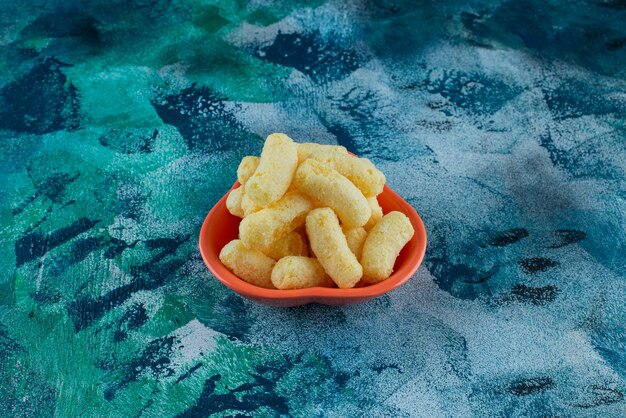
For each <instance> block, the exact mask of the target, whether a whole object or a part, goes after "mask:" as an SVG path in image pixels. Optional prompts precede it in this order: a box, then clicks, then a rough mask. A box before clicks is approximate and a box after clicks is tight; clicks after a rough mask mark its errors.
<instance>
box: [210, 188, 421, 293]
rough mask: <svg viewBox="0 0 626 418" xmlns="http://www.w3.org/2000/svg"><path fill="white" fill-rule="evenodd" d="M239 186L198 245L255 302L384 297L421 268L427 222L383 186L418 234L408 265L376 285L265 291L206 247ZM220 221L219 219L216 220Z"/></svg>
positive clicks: (223, 277)
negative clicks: (239, 275)
mask: <svg viewBox="0 0 626 418" xmlns="http://www.w3.org/2000/svg"><path fill="white" fill-rule="evenodd" d="M238 186H239V182H238V181H235V183H234V184H233V186H232V187H231V188H230V189H229V190H228V192H226V194H224V196H222V198H221V199H220V200H219V201H218V202H217V203H216V204H215V205H214V206H213V207H212V208H211V210H210V211H209V213H208V214H207V216H206V217H205V218H204V222H203V223H202V227H201V228H200V237H199V241H198V246H199V248H200V254H201V255H202V259H203V260H204V263H205V264H206V266H207V268H208V269H209V271H211V273H212V274H213V276H214V277H215V278H216V279H217V280H218V281H220V282H221V283H222V284H224V285H225V286H226V287H228V288H230V289H232V290H233V291H235V292H237V293H239V294H240V295H242V296H245V297H248V298H252V299H270V300H291V299H303V298H308V299H313V300H314V299H316V298H323V299H355V298H373V297H376V296H380V295H383V294H384V293H387V292H389V291H391V290H393V289H396V288H398V287H400V286H401V285H403V284H404V283H405V282H407V281H408V280H409V279H410V278H411V277H412V276H413V275H414V274H415V272H416V271H417V269H418V268H419V266H420V265H421V263H422V261H423V259H424V254H425V253H426V245H427V235H426V228H425V227H424V222H423V221H422V219H421V218H420V216H419V215H418V213H417V211H416V210H415V209H414V208H413V207H412V206H411V205H410V204H409V203H408V202H406V201H405V200H404V199H403V198H402V197H401V196H400V195H398V194H397V193H396V192H394V191H393V190H392V189H391V188H390V187H389V186H387V185H385V186H384V191H383V193H388V194H390V195H391V197H392V198H393V200H394V201H396V202H397V203H398V204H399V206H401V207H402V210H401V211H402V213H404V214H405V215H406V216H407V217H408V218H409V220H410V221H411V224H412V225H413V228H414V229H415V234H413V237H412V238H411V241H413V240H417V246H416V250H415V251H414V253H413V254H411V255H409V256H408V257H407V260H406V262H405V263H404V264H403V265H402V267H401V268H400V269H398V270H396V271H394V272H393V273H392V275H391V276H390V277H389V278H387V279H385V280H383V281H381V282H379V283H376V284H372V285H368V286H363V287H356V288H351V289H339V288H328V287H310V288H306V289H291V290H279V289H265V288H262V287H259V286H255V285H253V284H250V283H248V282H246V281H244V280H242V279H240V278H239V277H237V276H236V275H234V274H233V273H231V272H230V271H229V270H228V269H227V268H226V266H224V265H223V264H222V262H221V261H220V260H219V253H218V254H213V253H210V252H209V251H208V249H207V246H206V245H205V241H206V240H208V239H209V236H208V229H209V227H210V224H211V222H212V221H213V220H214V219H213V218H216V212H217V211H218V209H220V208H223V207H225V206H226V199H227V197H228V194H229V193H230V192H231V191H232V190H233V189H235V188H237V187H238ZM215 220H217V219H215Z"/></svg>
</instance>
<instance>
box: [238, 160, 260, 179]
mask: <svg viewBox="0 0 626 418" xmlns="http://www.w3.org/2000/svg"><path fill="white" fill-rule="evenodd" d="M258 166H259V157H255V156H252V155H248V156H246V157H243V158H242V159H241V162H240V163H239V167H237V180H238V181H239V184H241V185H242V186H243V185H244V184H245V183H246V181H248V179H249V178H250V177H252V175H253V174H254V172H255V170H256V168H257V167H258Z"/></svg>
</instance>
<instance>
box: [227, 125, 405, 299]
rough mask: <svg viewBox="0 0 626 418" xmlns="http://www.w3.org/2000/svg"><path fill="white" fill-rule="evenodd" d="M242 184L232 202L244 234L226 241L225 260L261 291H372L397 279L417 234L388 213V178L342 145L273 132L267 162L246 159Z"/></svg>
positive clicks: (229, 205) (265, 154)
mask: <svg viewBox="0 0 626 418" xmlns="http://www.w3.org/2000/svg"><path fill="white" fill-rule="evenodd" d="M237 179H238V181H239V184H240V186H239V187H235V188H233V189H232V190H231V191H230V193H229V195H228V197H227V198H226V202H225V203H226V207H227V209H228V211H229V212H230V213H231V214H232V215H234V216H237V217H238V218H242V219H241V221H240V222H239V235H238V238H237V239H235V240H232V241H230V242H228V243H227V244H226V245H224V244H220V245H224V246H223V248H222V250H221V251H220V254H219V260H220V261H221V263H222V264H223V266H225V267H226V268H227V269H228V270H230V271H231V272H232V273H233V274H235V275H236V276H237V277H239V278H240V279H242V280H244V281H246V282H248V283H251V284H253V285H255V286H259V287H262V288H267V289H279V290H294V289H307V288H313V287H317V288H320V287H322V288H323V287H338V288H340V289H351V288H354V287H358V288H362V287H364V286H365V287H367V286H369V285H371V284H375V283H378V282H380V281H383V280H385V279H387V278H389V277H390V276H391V275H392V273H393V269H394V264H395V262H396V259H397V257H398V255H399V254H400V251H401V250H402V248H403V247H404V246H405V245H406V244H407V242H409V241H410V240H411V238H412V237H413V235H414V232H415V231H414V228H413V226H412V224H411V221H410V220H409V218H408V217H407V216H406V215H404V214H403V213H402V212H399V211H392V212H390V213H388V214H387V215H385V216H383V209H382V208H381V206H380V204H379V202H378V199H377V198H376V196H377V195H378V194H380V193H381V192H382V191H383V189H386V188H385V182H386V178H385V175H384V174H383V173H382V172H381V171H380V170H378V169H377V168H376V167H375V166H374V164H373V163H372V162H371V161H370V160H368V159H366V158H358V157H356V156H353V155H351V154H349V153H348V152H347V150H346V149H345V148H344V147H341V146H332V145H323V144H315V143H303V144H297V143H295V142H294V141H293V140H292V139H291V138H289V137H288V136H287V135H284V134H272V135H270V136H268V138H267V140H266V142H265V145H264V147H263V151H262V153H261V156H260V158H259V157H254V156H246V157H244V158H243V159H242V161H241V163H240V165H239V167H238V169H237ZM407 206H408V205H407ZM410 211H411V210H410ZM228 239H231V238H228ZM218 248H219V247H218Z"/></svg>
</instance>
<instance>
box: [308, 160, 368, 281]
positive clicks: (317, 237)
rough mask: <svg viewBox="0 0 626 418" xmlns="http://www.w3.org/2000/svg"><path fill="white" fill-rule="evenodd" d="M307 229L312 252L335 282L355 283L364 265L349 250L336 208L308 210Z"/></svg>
mask: <svg viewBox="0 0 626 418" xmlns="http://www.w3.org/2000/svg"><path fill="white" fill-rule="evenodd" d="M306 161H310V160H306ZM306 233H307V235H308V236H309V244H310V246H311V252H312V253H313V254H315V256H316V257H317V259H318V261H319V262H320V264H321V265H322V267H324V271H326V273H327V274H328V275H329V276H330V277H331V279H333V281H334V282H335V283H337V286H339V287H340V288H342V289H348V288H351V287H354V285H355V284H356V283H357V282H358V281H359V279H360V278H361V276H362V275H363V268H362V267H361V265H360V264H359V262H358V260H357V258H356V257H355V256H354V254H353V253H352V251H350V248H349V247H348V243H347V241H346V237H345V236H344V235H343V232H342V231H341V227H340V226H339V219H337V215H335V212H333V210H332V209H330V208H320V209H314V210H312V211H311V212H309V214H308V215H307V217H306Z"/></svg>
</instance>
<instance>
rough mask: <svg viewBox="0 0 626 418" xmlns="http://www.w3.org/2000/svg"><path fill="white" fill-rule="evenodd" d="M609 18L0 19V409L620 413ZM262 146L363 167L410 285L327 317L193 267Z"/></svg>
mask: <svg viewBox="0 0 626 418" xmlns="http://www.w3.org/2000/svg"><path fill="white" fill-rule="evenodd" d="M625 22H626V3H625V2H624V1H623V0H595V1H587V2H580V1H574V2H572V1H563V0H559V1H554V0H552V1H547V2H545V1H538V0H537V1H535V0H494V1H467V0H465V1H448V2H437V1H401V0H398V1H373V0H372V1H368V0H361V1H353V2H352V1H351V2H343V1H339V0H329V1H326V2H324V1H315V2H308V3H307V2H301V1H298V2H287V1H285V2H272V1H261V0H259V1H252V2H250V3H246V2H243V1H236V2H231V1H226V0H223V1H210V0H189V1H182V0H150V1H148V0H134V1H121V0H114V1H111V0H106V1H105V0H101V1H98V0H91V1H54V0H50V1H45V0H36V1H29V2H23V1H2V2H0V220H1V227H0V415H6V416H28V417H30V416H49V415H51V414H55V415H57V416H63V417H65V416H120V415H123V416H140V415H143V416H176V415H179V416H187V417H196V416H198V417H199V416H209V415H211V416H231V417H234V416H268V417H270V416H279V415H291V416H296V417H314V416H329V417H350V416H355V417H357V416H359V417H360V416H366V417H403V416H411V417H413V416H415V417H422V416H423V417H466V416H480V417H483V416H490V417H494V416H502V417H508V416H524V417H528V416H537V417H543V416H594V417H595V416H602V417H621V416H625V415H626V403H625V402H626V401H625V400H624V393H625V392H626V384H625V381H626V332H625V329H624V326H625V324H626V310H625V309H624V305H625V301H626V284H625V282H626V281H625V273H624V272H625V271H626V265H625V261H624V260H625V258H624V255H625V243H626V230H625V228H626V227H625V225H626V200H625V198H626V187H625V186H626V183H625V181H624V177H625V174H626V82H625V77H626V23H625ZM275 131H282V132H285V133H287V134H289V135H290V136H292V137H293V138H295V139H296V140H300V141H305V140H306V141H317V142H324V143H339V144H341V145H345V146H346V147H348V148H349V149H350V150H351V151H353V152H355V153H357V154H359V155H361V156H365V157H368V158H370V159H372V160H373V161H374V162H375V163H376V164H377V165H378V166H379V167H380V168H381V169H382V170H383V171H384V172H385V173H386V174H387V178H388V182H389V184H390V186H391V187H392V188H393V189H395V190H396V191H398V192H399V193H400V194H401V195H402V196H403V197H405V198H406V199H407V200H408V201H409V202H410V203H411V204H412V205H413V206H414V207H415V208H416V209H417V210H418V212H419V213H420V214H421V215H422V217H423V219H424V221H425V224H426V227H427V230H428V232H429V238H430V242H429V247H428V250H427V254H426V259H425V262H424V265H423V266H422V268H420V270H419V271H418V273H417V274H416V275H415V276H414V277H413V279H412V280H411V281H410V282H409V283H408V284H406V285H405V286H403V287H402V288H400V289H398V290H396V291H394V292H392V293H391V294H389V295H386V296H384V297H382V298H379V299H377V300H373V301H371V302H368V303H365V304H362V305H358V306H352V307H345V308H330V307H323V306H315V305H312V306H306V307H302V308H297V309H290V310H283V309H274V308H268V307H264V306H259V305H256V304H254V303H252V302H249V301H247V300H243V299H241V298H239V297H238V296H237V295H235V294H233V293H232V292H231V291H229V290H228V289H226V288H225V287H223V286H222V285H220V284H219V283H218V282H217V281H215V280H214V279H213V278H212V277H211V275H210V274H209V272H208V271H207V270H206V268H205V267H204V265H203V263H202V261H201V259H200V257H199V254H198V250H197V235H198V231H199V227H200V224H201V222H202V219H203V217H204V215H205V214H206V213H207V212H208V210H209V209H210V208H211V206H212V205H213V204H214V203H215V202H216V201H217V199H219V198H220V197H221V196H222V195H223V194H224V193H225V192H226V190H227V189H228V188H229V186H230V185H231V184H232V182H233V180H234V179H235V169H236V166H237V163H238V161H239V160H240V158H241V157H242V156H244V155H247V154H250V153H258V152H259V151H260V147H261V144H262V141H263V138H264V137H265V136H266V135H267V134H269V133H271V132H275Z"/></svg>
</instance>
